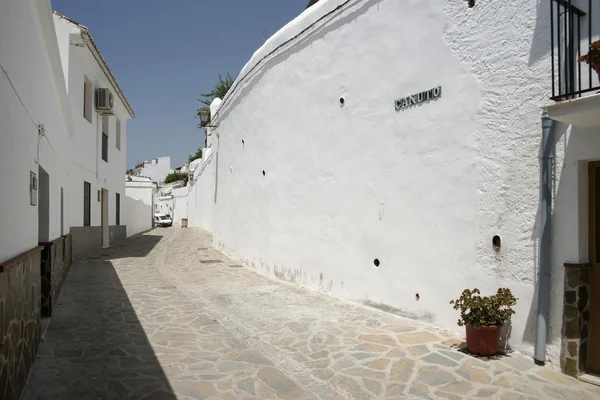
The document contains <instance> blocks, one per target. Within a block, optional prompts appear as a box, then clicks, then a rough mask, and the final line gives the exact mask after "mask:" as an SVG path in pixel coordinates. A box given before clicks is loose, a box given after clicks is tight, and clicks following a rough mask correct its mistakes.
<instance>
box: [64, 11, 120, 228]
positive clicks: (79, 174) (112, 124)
mask: <svg viewBox="0 0 600 400" xmlns="http://www.w3.org/2000/svg"><path fill="white" fill-rule="evenodd" d="M54 23H55V26H56V36H57V38H58V42H59V49H60V57H61V59H62V63H63V68H65V66H67V69H65V71H64V73H65V75H66V77H67V81H68V93H69V102H70V107H71V115H72V119H73V128H74V137H73V138H72V140H71V143H70V157H71V170H72V172H71V176H70V183H71V184H70V188H69V200H70V204H71V207H70V208H69V226H73V227H80V226H83V192H84V181H86V182H89V183H91V185H92V201H91V225H92V226H100V225H101V221H100V216H101V203H100V202H99V201H98V196H97V192H98V190H100V189H107V190H108V192H109V194H108V195H109V207H108V208H109V218H108V220H109V224H110V225H115V223H116V193H119V194H120V195H121V198H124V196H125V180H124V178H123V175H124V173H125V169H126V168H125V159H126V153H127V120H128V119H129V118H130V116H129V114H128V112H127V110H126V109H125V105H124V104H123V103H122V101H121V99H120V98H119V96H117V94H116V92H115V89H114V88H112V86H111V85H110V82H109V81H108V78H107V77H106V75H105V74H104V72H103V71H102V69H101V68H100V66H99V64H98V62H97V61H96V59H95V58H94V56H93V55H92V53H91V52H90V50H89V49H88V48H87V47H85V46H84V47H77V46H74V45H72V44H71V45H69V43H71V42H73V43H77V42H81V38H80V35H79V32H80V30H79V28H77V27H76V26H75V25H73V24H71V23H70V22H68V21H66V20H64V19H62V18H60V17H59V16H56V15H55V16H54ZM67 74H68V75H67ZM86 76H87V78H88V79H90V81H91V82H92V84H93V86H94V91H95V90H96V89H98V88H109V89H110V90H111V91H112V92H113V95H114V98H115V113H116V116H110V117H104V118H109V131H108V141H109V146H108V148H109V152H108V162H105V161H104V160H102V118H103V117H101V116H100V115H99V114H98V113H96V111H95V107H94V111H93V112H92V122H91V123H90V122H89V121H88V120H87V119H85V118H84V116H83V85H84V77H86ZM117 118H119V120H120V121H121V146H120V149H117V143H116V125H117V122H116V121H117ZM121 215H123V210H122V211H121Z"/></svg>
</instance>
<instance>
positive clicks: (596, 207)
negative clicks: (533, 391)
mask: <svg viewBox="0 0 600 400" xmlns="http://www.w3.org/2000/svg"><path fill="white" fill-rule="evenodd" d="M589 178H590V183H589V195H590V196H589V201H590V203H589V257H590V266H589V277H590V290H589V292H590V303H589V304H590V310H589V330H588V343H589V349H588V363H587V372H588V373H592V374H595V375H600V162H599V161H596V162H591V163H590V164H589Z"/></svg>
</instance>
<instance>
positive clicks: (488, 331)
mask: <svg viewBox="0 0 600 400" xmlns="http://www.w3.org/2000/svg"><path fill="white" fill-rule="evenodd" d="M500 328H501V327H500V326H497V325H492V326H481V327H477V328H476V327H474V326H473V325H467V350H469V352H470V353H473V354H478V355H480V356H493V355H494V354H496V353H497V352H498V343H500Z"/></svg>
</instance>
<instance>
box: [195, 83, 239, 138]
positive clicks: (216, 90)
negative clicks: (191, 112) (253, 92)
mask: <svg viewBox="0 0 600 400" xmlns="http://www.w3.org/2000/svg"><path fill="white" fill-rule="evenodd" d="M234 81H235V79H234V78H233V77H232V76H231V74H230V73H229V72H228V73H227V74H225V78H223V76H222V75H221V74H219V81H218V82H217V83H216V84H215V86H214V87H213V89H212V90H211V91H210V92H209V93H201V94H200V96H201V97H202V98H200V99H198V101H199V102H200V103H202V104H203V105H204V106H203V107H200V108H199V109H198V110H197V111H196V115H199V114H200V110H208V109H209V108H210V105H211V103H212V102H213V100H214V99H216V98H217V97H218V98H219V99H224V98H225V95H226V94H227V92H229V89H231V86H232V85H233V82H234ZM209 122H210V121H209ZM198 127H199V128H201V126H200V125H198Z"/></svg>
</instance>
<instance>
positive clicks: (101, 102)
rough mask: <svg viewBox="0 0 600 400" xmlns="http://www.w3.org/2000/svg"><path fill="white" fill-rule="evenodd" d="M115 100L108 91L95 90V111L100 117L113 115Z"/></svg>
mask: <svg viewBox="0 0 600 400" xmlns="http://www.w3.org/2000/svg"><path fill="white" fill-rule="evenodd" d="M114 104H115V99H114V97H113V94H112V93H111V92H110V90H109V89H96V111H98V112H99V113H100V114H102V115H114V112H113V106H114Z"/></svg>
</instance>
